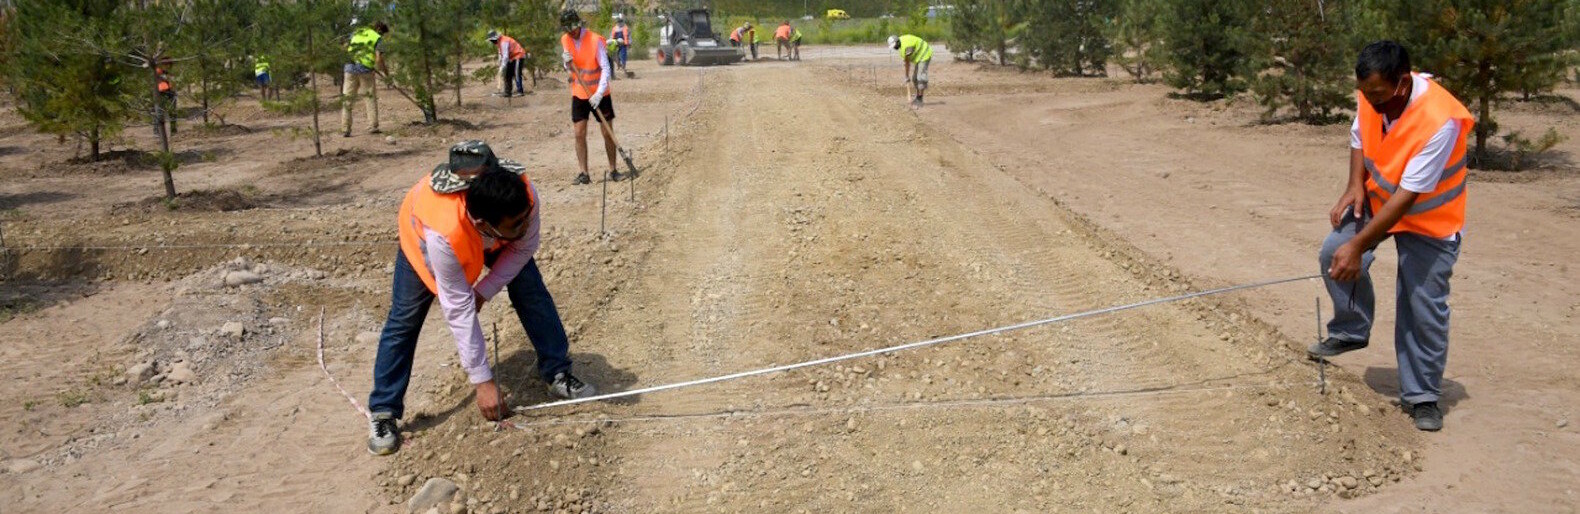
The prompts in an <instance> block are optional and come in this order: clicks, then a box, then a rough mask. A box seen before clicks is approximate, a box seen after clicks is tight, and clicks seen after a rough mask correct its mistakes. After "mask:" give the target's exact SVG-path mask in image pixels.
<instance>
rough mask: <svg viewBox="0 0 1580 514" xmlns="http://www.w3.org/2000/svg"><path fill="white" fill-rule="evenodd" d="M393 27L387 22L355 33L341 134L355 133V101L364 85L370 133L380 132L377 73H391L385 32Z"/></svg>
mask: <svg viewBox="0 0 1580 514" xmlns="http://www.w3.org/2000/svg"><path fill="white" fill-rule="evenodd" d="M389 31H390V28H389V26H388V25H385V24H384V22H382V21H381V22H376V23H374V24H373V26H372V27H362V28H360V29H357V31H356V32H355V33H353V34H351V46H349V47H347V48H346V51H347V52H350V53H351V62H349V63H346V67H345V82H344V83H343V84H342V85H341V89H340V97H341V98H340V135H341V136H344V137H351V104H353V103H355V102H356V98H357V95H359V94H361V91H362V89H363V88H367V90H368V99H367V109H368V133H370V134H377V133H379V93H378V76H377V75H376V74H377V73H389V71H388V70H387V69H385V67H384V47H383V42H384V34H388V33H389Z"/></svg>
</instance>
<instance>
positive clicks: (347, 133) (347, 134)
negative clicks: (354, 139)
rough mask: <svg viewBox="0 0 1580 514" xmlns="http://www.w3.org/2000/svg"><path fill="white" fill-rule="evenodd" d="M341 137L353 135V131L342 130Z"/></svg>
mask: <svg viewBox="0 0 1580 514" xmlns="http://www.w3.org/2000/svg"><path fill="white" fill-rule="evenodd" d="M340 137H351V131H349V130H347V131H345V132H341V133H340Z"/></svg>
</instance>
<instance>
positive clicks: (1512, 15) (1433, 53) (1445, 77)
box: [1399, 0, 1573, 162]
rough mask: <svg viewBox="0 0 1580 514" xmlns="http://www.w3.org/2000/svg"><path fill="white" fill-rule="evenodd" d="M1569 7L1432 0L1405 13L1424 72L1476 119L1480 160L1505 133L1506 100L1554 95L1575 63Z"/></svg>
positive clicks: (1552, 0)
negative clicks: (1502, 111) (1499, 109)
mask: <svg viewBox="0 0 1580 514" xmlns="http://www.w3.org/2000/svg"><path fill="white" fill-rule="evenodd" d="M1566 1H1567V0H1425V1H1424V2H1421V3H1413V4H1410V7H1409V9H1408V10H1405V9H1403V8H1401V10H1400V12H1399V19H1401V20H1403V21H1404V22H1405V24H1406V25H1407V26H1408V27H1410V28H1411V29H1412V30H1410V31H1409V32H1408V34H1409V36H1410V37H1409V38H1407V47H1408V48H1409V49H1410V52H1411V55H1412V56H1413V57H1415V64H1416V66H1417V68H1419V69H1421V70H1423V71H1428V72H1431V73H1434V74H1436V75H1437V76H1438V77H1439V80H1440V81H1441V82H1442V84H1443V85H1444V86H1445V87H1447V88H1448V90H1450V91H1453V92H1454V94H1455V96H1457V97H1459V98H1460V99H1462V100H1466V101H1468V102H1467V103H1468V106H1469V107H1471V108H1472V111H1473V112H1475V114H1476V118H1477V122H1476V128H1475V135H1476V146H1475V157H1476V159H1477V160H1478V161H1483V162H1484V161H1485V159H1486V157H1487V146H1486V143H1487V139H1489V138H1491V137H1492V136H1493V135H1496V134H1497V132H1498V124H1497V120H1496V119H1495V118H1494V117H1493V108H1494V107H1495V106H1496V104H1497V102H1498V101H1500V100H1501V99H1502V97H1503V95H1504V94H1506V93H1523V92H1526V91H1532V92H1541V91H1546V90H1550V89H1551V88H1552V87H1553V86H1554V85H1555V84H1557V83H1558V81H1560V80H1562V70H1564V69H1567V64H1562V63H1566V62H1567V61H1568V59H1570V58H1571V57H1570V56H1571V55H1572V51H1573V48H1572V47H1571V46H1569V44H1568V42H1569V37H1568V36H1567V35H1566V34H1565V31H1566V30H1567V27H1565V23H1564V17H1563V15H1562V14H1561V13H1562V12H1563V9H1564V8H1565V7H1566V6H1565V5H1563V4H1564V3H1565V2H1566Z"/></svg>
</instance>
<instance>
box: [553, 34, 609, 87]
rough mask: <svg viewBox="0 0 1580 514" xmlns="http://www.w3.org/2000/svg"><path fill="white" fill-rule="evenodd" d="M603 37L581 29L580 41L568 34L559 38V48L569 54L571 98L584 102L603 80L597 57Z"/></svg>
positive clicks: (601, 47)
mask: <svg viewBox="0 0 1580 514" xmlns="http://www.w3.org/2000/svg"><path fill="white" fill-rule="evenodd" d="M604 44H605V43H604V39H603V36H600V35H598V34H597V33H595V32H593V31H591V30H587V29H582V33H581V38H580V39H575V40H573V39H571V36H570V34H563V35H561V36H560V46H561V47H562V48H564V50H565V51H566V52H570V54H571V70H570V75H571V80H570V82H571V96H574V97H576V98H580V99H582V100H586V99H589V98H592V94H593V93H595V92H597V91H598V82H600V81H601V80H603V68H600V67H599V66H598V56H599V55H600V54H602V52H603V51H604Z"/></svg>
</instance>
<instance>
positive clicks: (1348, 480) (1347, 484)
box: [1338, 476, 1361, 489]
mask: <svg viewBox="0 0 1580 514" xmlns="http://www.w3.org/2000/svg"><path fill="white" fill-rule="evenodd" d="M1338 480H1339V485H1342V486H1344V488H1345V489H1354V488H1356V487H1357V486H1359V485H1361V484H1360V481H1359V480H1356V479H1355V477H1351V476H1342V477H1339V478H1338Z"/></svg>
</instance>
